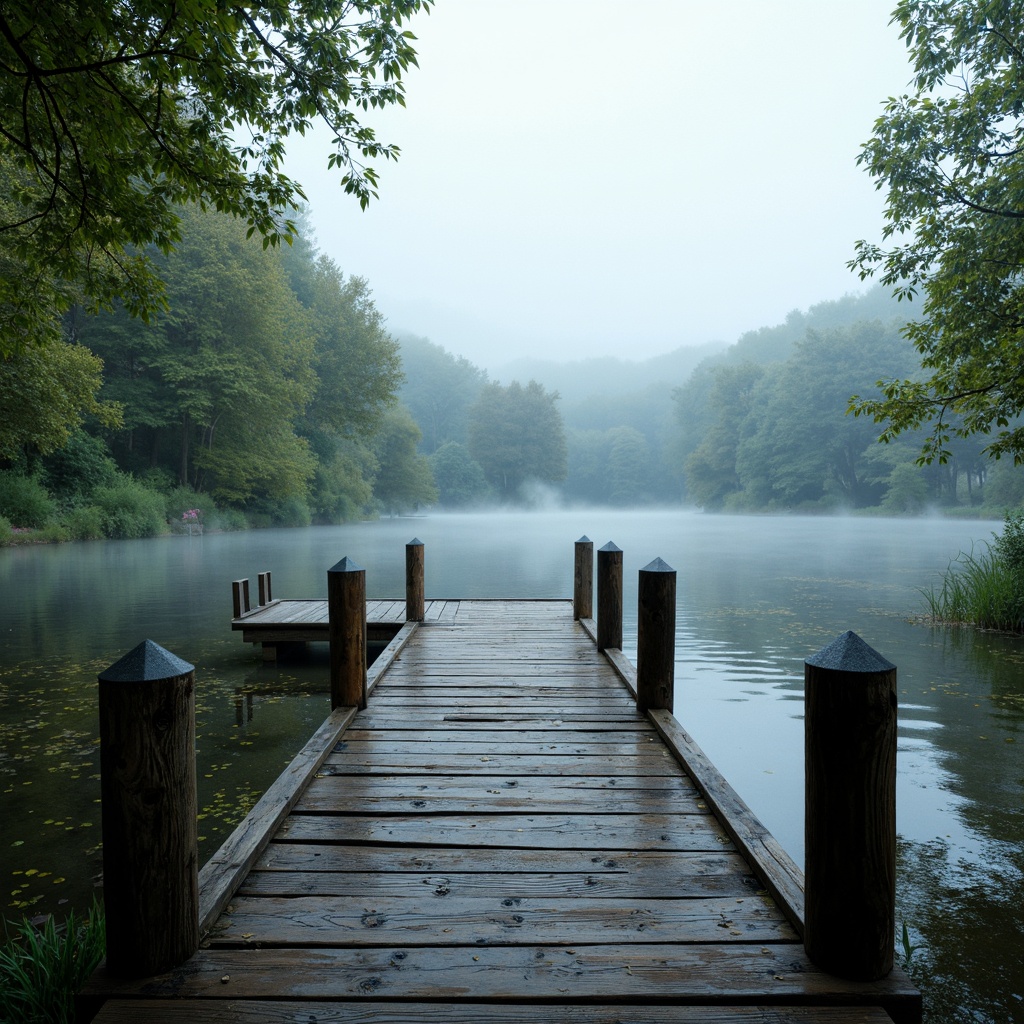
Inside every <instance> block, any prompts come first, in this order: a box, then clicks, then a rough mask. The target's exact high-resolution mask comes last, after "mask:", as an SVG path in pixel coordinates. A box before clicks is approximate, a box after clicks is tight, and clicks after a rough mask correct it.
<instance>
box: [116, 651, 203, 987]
mask: <svg viewBox="0 0 1024 1024" xmlns="http://www.w3.org/2000/svg"><path fill="white" fill-rule="evenodd" d="M99 715H100V795H101V798H102V812H101V813H102V820H103V880H104V884H103V903H104V909H105V911H106V931H107V940H106V941H107V969H108V970H109V971H110V973H111V974H112V975H114V976H116V977H123V978H141V977H148V976H150V975H153V974H159V973H160V972H161V971H165V970H168V969H169V968H171V967H174V966H176V965H177V964H180V963H183V962H184V961H185V960H187V959H188V958H189V957H190V956H192V955H193V953H195V952H196V950H197V949H198V948H199V878H198V871H199V849H198V825H197V820H198V819H197V817H196V755H195V746H196V743H195V738H196V727H195V670H194V668H193V667H192V666H191V665H190V664H189V663H188V662H186V661H182V660H181V659H180V658H177V657H175V656H174V655H173V654H171V653H170V652H169V651H166V650H164V648H162V647H161V646H160V645H159V644H155V643H153V641H152V640H145V641H143V643H141V644H139V646H138V647H136V648H135V649H134V650H132V651H130V652H129V653H128V654H126V655H125V656H124V657H123V658H122V659H121V660H120V661H118V662H116V663H115V664H114V665H111V667H110V668H108V669H107V670H106V671H105V672H103V673H102V674H101V675H100V677H99Z"/></svg>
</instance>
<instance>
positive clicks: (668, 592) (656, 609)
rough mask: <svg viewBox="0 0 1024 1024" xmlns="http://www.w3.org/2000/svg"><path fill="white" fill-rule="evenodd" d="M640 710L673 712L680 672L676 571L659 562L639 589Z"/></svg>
mask: <svg viewBox="0 0 1024 1024" xmlns="http://www.w3.org/2000/svg"><path fill="white" fill-rule="evenodd" d="M636 625H637V637H636V706H637V708H638V709H639V710H640V711H646V710H647V709H648V708H659V709H663V710H665V711H671V710H672V703H673V700H672V698H673V694H674V689H675V669H676V571H675V569H673V568H672V566H670V565H668V564H667V563H665V562H663V561H662V560H661V559H660V558H656V559H655V560H654V561H653V562H651V563H650V564H649V565H645V566H644V567H643V568H642V569H641V570H640V577H639V583H638V586H637V615H636Z"/></svg>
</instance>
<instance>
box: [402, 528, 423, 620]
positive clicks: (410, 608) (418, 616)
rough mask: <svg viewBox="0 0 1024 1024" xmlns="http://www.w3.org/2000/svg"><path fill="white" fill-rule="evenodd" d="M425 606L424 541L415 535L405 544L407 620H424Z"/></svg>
mask: <svg viewBox="0 0 1024 1024" xmlns="http://www.w3.org/2000/svg"><path fill="white" fill-rule="evenodd" d="M423 608H424V585H423V541H421V540H420V539H419V538H418V537H413V539H412V540H411V541H409V543H408V544H406V545H405V620H406V622H422V621H423Z"/></svg>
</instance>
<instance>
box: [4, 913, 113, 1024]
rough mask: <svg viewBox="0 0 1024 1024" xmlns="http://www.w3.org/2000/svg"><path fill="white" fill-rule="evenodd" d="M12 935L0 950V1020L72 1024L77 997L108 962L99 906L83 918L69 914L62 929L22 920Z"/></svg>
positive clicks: (24, 1023) (48, 921)
mask: <svg viewBox="0 0 1024 1024" xmlns="http://www.w3.org/2000/svg"><path fill="white" fill-rule="evenodd" d="M11 930H12V931H13V934H12V937H11V938H10V939H9V941H8V942H7V943H6V944H5V945H4V946H2V947H0V1020H4V1021H10V1022H11V1024H15V1022H18V1024H73V1022H74V1019H75V1011H74V996H75V993H76V992H78V991H79V989H81V988H82V986H83V985H84V984H85V982H86V980H87V979H88V978H89V975H90V974H92V972H93V971H94V970H95V969H96V967H97V966H98V965H99V962H100V960H101V959H102V958H103V953H104V928H103V915H102V912H101V911H100V908H99V906H98V905H97V904H96V903H93V906H92V909H91V910H90V911H89V913H88V915H87V916H86V917H84V918H82V917H78V916H76V915H75V914H74V913H72V914H69V915H68V919H67V921H66V922H65V923H64V924H63V925H58V924H57V923H56V922H55V921H54V919H53V918H52V917H47V918H46V920H45V921H44V922H43V923H42V924H41V925H39V926H36V925H35V924H32V923H31V922H29V921H28V920H23V921H22V922H21V923H20V924H16V925H13V928H12V929H11Z"/></svg>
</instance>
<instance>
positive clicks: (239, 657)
mask: <svg viewBox="0 0 1024 1024" xmlns="http://www.w3.org/2000/svg"><path fill="white" fill-rule="evenodd" d="M991 531H992V524H990V523H965V522H947V521H942V520H916V521H906V522H901V521H878V520H871V519H826V518H822V519H808V518H800V517H792V518H781V517H780V518H766V517H742V516H702V515H697V514H693V513H684V512H678V511H673V512H652V513H642V514H638V513H622V512H614V513H613V512H607V513H601V512H561V513H550V514H537V515H529V516H523V515H515V514H497V515H491V516H484V515H466V516H437V517H430V518H427V519H419V520H416V521H415V522H409V521H404V520H391V521H384V522H381V523H375V524H359V525H354V526H348V527H338V528H322V529H311V530H299V531H262V532H254V533H248V534H237V535H220V536H217V535H212V536H206V537H196V538H191V539H190V538H187V537H186V538H182V537H177V538H166V539H160V540H155V541H149V542H125V543H116V542H114V543H104V544H95V545H75V546H66V547H62V548H42V549H34V550H28V549H9V550H5V551H2V552H0V623H2V626H0V792H2V800H3V805H2V813H3V816H4V822H5V828H4V834H3V840H2V841H0V879H2V880H3V881H5V882H8V883H9V884H8V886H7V889H6V890H4V891H6V892H10V893H13V894H14V895H12V896H10V897H8V899H7V901H6V902H7V903H8V912H9V913H10V912H13V909H14V908H15V907H16V906H17V904H19V903H28V904H29V905H30V906H31V907H32V908H33V912H34V911H35V910H49V909H56V908H57V906H58V905H59V901H60V900H68V899H70V900H73V901H75V902H76V903H79V904H80V903H81V902H82V901H83V900H85V899H87V898H88V895H89V894H90V893H91V891H92V882H93V878H94V876H95V875H96V874H97V873H98V871H99V849H98V845H99V835H98V832H99V817H98V807H97V805H96V801H97V800H98V796H99V793H98V780H97V778H96V773H97V771H98V757H97V749H96V733H97V724H96V712H95V690H96V683H95V680H96V676H97V675H98V673H99V672H101V671H102V670H103V669H105V668H106V667H108V666H109V665H111V664H112V663H113V662H115V661H116V660H117V659H118V658H120V657H121V656H122V655H123V654H124V653H125V652H126V651H128V650H130V649H131V648H133V647H134V646H136V644H138V643H139V641H140V640H142V639H146V638H149V639H153V640H155V641H156V642H158V643H160V644H162V645H163V646H165V647H167V648H168V649H169V650H171V651H172V652H173V653H175V654H177V655H179V656H180V657H183V658H186V659H187V660H189V661H191V662H192V663H193V664H195V665H196V671H197V686H198V692H197V697H198V734H199V738H198V747H199V750H198V772H199V793H200V803H201V805H202V808H203V814H204V818H203V820H202V823H201V825H202V827H201V834H202V835H203V836H204V837H205V838H204V846H203V852H202V856H204V857H205V856H207V855H208V854H209V853H210V852H212V850H213V849H214V848H215V847H216V846H217V845H218V844H219V843H220V841H221V840H222V839H223V838H224V837H225V836H226V834H227V832H228V830H229V829H230V827H231V822H232V821H233V820H237V817H238V816H239V815H240V813H241V811H242V810H243V809H244V808H245V807H247V806H248V805H249V804H251V802H252V801H253V800H255V799H256V797H257V795H258V793H259V791H260V790H261V789H262V788H263V787H264V786H266V785H267V784H268V783H269V782H270V781H271V780H272V779H273V778H275V777H276V776H277V774H278V773H279V772H280V770H281V769H282V768H283V767H284V766H285V765H286V764H287V762H288V761H289V760H290V759H291V757H292V756H293V754H294V753H295V751H296V749H297V747H298V745H299V744H301V743H302V742H303V741H304V740H305V738H307V737H308V736H309V735H310V734H311V733H312V731H313V730H314V729H315V728H316V726H317V725H319V724H320V722H321V721H322V719H323V717H324V715H325V714H326V710H327V704H328V698H327V694H326V677H327V676H326V658H325V657H324V656H323V655H322V654H320V655H317V654H316V653H315V651H314V654H313V656H312V657H310V658H308V659H304V660H301V661H295V662H282V663H280V664H278V665H265V664H263V663H262V662H260V661H259V660H258V656H257V655H255V654H254V653H253V652H252V651H251V650H249V649H248V648H247V647H245V646H244V645H243V644H242V642H241V640H240V638H239V637H238V635H237V634H232V633H231V632H230V630H229V629H228V626H227V623H228V619H229V618H230V611H231V598H230V581H231V580H232V579H238V578H241V577H246V576H248V577H250V578H254V577H255V575H256V573H257V572H258V571H261V570H265V569H269V570H271V571H272V572H273V575H274V591H275V595H276V596H279V597H288V596H302V597H322V596H324V595H325V593H326V569H327V568H328V567H329V566H331V565H333V564H334V563H335V562H337V561H338V559H339V558H341V557H343V556H344V555H351V556H352V557H354V558H355V559H356V561H357V562H358V563H359V564H360V565H363V566H365V567H366V569H367V587H368V594H369V596H370V597H391V596H395V595H401V594H402V593H403V592H404V586H405V579H404V546H405V544H406V542H407V541H409V540H410V539H411V538H412V537H413V536H414V535H415V536H418V537H419V538H420V539H421V540H423V541H424V543H425V546H426V547H425V552H426V574H427V591H428V594H429V595H430V596H435V597H452V596H462V597H474V596H476V597H494V596H507V597H564V596H567V594H568V592H569V590H570V587H571V578H572V557H573V550H572V542H573V541H574V540H575V539H576V538H577V537H579V536H580V534H581V533H586V534H587V535H588V536H590V537H592V538H593V539H594V541H595V544H596V546H598V547H600V546H601V545H602V544H604V543H605V542H607V541H608V540H613V541H615V543H616V544H618V545H619V546H620V547H621V548H622V549H623V551H624V570H625V580H624V582H625V587H624V602H625V609H626V616H627V617H626V622H625V623H624V647H625V648H626V650H627V653H630V654H632V653H635V644H636V620H635V608H636V571H637V569H638V568H640V567H641V566H643V565H646V564H647V563H648V562H649V561H651V559H652V558H654V557H662V558H664V559H665V560H666V561H667V562H668V563H669V564H670V565H672V566H674V567H675V568H676V569H677V571H678V592H679V601H680V604H679V614H678V617H677V654H678V667H677V674H678V681H677V693H676V709H677V712H676V713H677V716H678V717H679V718H680V720H681V721H682V722H683V724H684V725H685V727H686V728H687V730H688V731H690V732H691V734H692V735H693V736H694V737H695V739H696V740H697V742H698V743H700V744H701V746H703V747H704V749H705V750H706V751H707V753H708V754H709V756H710V757H711V758H712V759H713V760H714V762H715V763H716V764H717V765H718V766H719V767H720V768H721V770H722V771H723V773H724V774H725V776H726V777H727V778H728V779H729V780H730V782H732V784H733V785H734V786H735V788H736V789H737V790H738V791H739V792H740V794H741V795H742V796H743V798H744V799H745V800H746V801H747V802H748V803H749V804H750V805H751V806H752V807H753V809H754V810H755V812H756V813H757V814H758V815H759V816H760V817H761V818H762V819H763V820H764V821H765V823H766V824H767V825H768V827H769V828H770V829H771V830H772V831H773V832H774V833H775V834H776V836H777V837H778V838H779V840H780V841H781V842H782V843H783V845H784V846H785V847H786V848H787V849H788V850H789V852H790V853H791V854H792V855H793V856H794V857H795V858H796V859H797V860H798V861H800V860H801V859H802V850H803V811H802V795H803V721H802V712H803V705H802V700H803V661H804V659H805V658H806V657H807V656H808V655H810V654H813V653H814V652H815V651H817V650H819V649H821V648H822V647H824V646H825V645H826V644H828V643H830V642H831V641H832V640H833V639H834V638H835V637H836V636H837V635H838V634H839V633H841V632H843V631H845V630H847V629H853V630H854V631H856V632H857V633H858V634H859V635H860V636H862V637H863V638H864V639H865V640H866V641H867V642H868V643H869V644H870V645H871V646H872V647H874V648H876V649H877V650H878V651H879V652H880V653H881V654H883V655H884V656H885V657H886V658H888V659H889V660H891V661H893V662H894V663H895V664H897V665H898V667H899V678H898V686H899V691H900V701H901V707H900V728H899V752H898V757H899V770H898V783H897V785H898V792H897V799H898V815H899V817H898V829H899V832H900V836H901V842H900V853H899V855H900V868H901V874H900V883H899V897H898V898H899V909H898V916H899V918H900V920H905V921H906V922H907V923H908V927H909V928H910V930H911V934H912V937H913V939H914V941H915V942H920V943H921V944H922V946H923V948H922V950H920V951H919V952H918V953H917V954H915V965H914V966H913V970H914V971H915V972H916V974H917V976H919V977H920V978H921V979H922V980H923V982H924V983H925V985H926V989H927V994H928V998H929V1000H930V1002H931V1005H932V1010H931V1011H930V1020H931V1021H933V1022H940V1021H941V1022H944V1024H945V1022H957V1024H959V1022H960V1021H992V1022H999V1024H1003V1022H1006V1021H1014V1020H1024V1007H1022V1005H1021V993H1022V992H1024V967H1022V963H1021V953H1020V945H1021V944H1020V935H1021V934H1024V881H1022V874H1024V861H1022V853H1021V851H1022V849H1024V820H1022V818H1024V809H1022V807H1024V799H1022V797H1024V766H1022V760H1021V758H1022V744H1024V737H1022V725H1024V643H1022V641H1021V640H1020V639H1018V638H1015V637H1009V638H1008V637H1004V636H1000V635H998V634H987V633H976V632H972V631H956V630H941V629H931V628H929V627H926V626H923V625H920V624H915V623H914V622H912V621H909V620H910V619H911V618H912V616H913V615H914V614H915V612H916V611H917V610H918V609H919V608H920V597H919V593H918V591H919V589H920V588H922V587H928V586H929V585H930V584H931V582H932V581H933V580H934V578H935V575H936V573H937V572H938V571H940V570H941V569H943V568H945V566H946V564H947V562H948V560H949V559H950V558H951V557H954V556H955V555H956V554H957V552H958V551H960V550H966V549H968V548H969V547H970V546H971V543H972V542H974V541H977V540H984V539H986V538H988V537H989V535H990V534H991Z"/></svg>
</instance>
